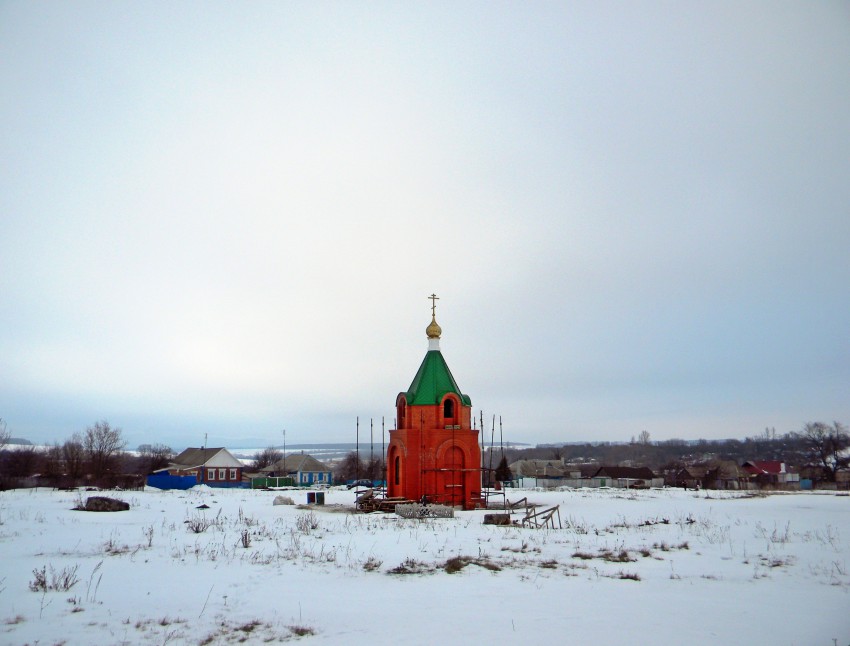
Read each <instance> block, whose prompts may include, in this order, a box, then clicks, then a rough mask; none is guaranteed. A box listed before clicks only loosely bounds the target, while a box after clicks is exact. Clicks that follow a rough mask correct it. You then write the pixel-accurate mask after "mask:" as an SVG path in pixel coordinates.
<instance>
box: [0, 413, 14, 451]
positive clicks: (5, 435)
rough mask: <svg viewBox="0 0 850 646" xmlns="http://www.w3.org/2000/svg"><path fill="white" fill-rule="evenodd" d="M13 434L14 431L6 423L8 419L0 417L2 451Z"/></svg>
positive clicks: (0, 447)
mask: <svg viewBox="0 0 850 646" xmlns="http://www.w3.org/2000/svg"><path fill="white" fill-rule="evenodd" d="M11 436H12V431H10V430H9V427H8V426H7V424H6V420H4V419H3V418H2V417H0V451H2V450H3V449H4V448H5V447H6V445H7V444H8V443H9V438H10V437H11Z"/></svg>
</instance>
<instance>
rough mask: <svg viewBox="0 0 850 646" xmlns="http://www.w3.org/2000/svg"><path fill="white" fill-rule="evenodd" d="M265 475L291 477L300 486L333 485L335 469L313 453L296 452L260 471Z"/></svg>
mask: <svg viewBox="0 0 850 646" xmlns="http://www.w3.org/2000/svg"><path fill="white" fill-rule="evenodd" d="M260 473H261V474H262V475H263V476H264V477H279V478H291V479H292V482H293V484H295V485H298V486H315V485H318V484H321V485H331V484H332V483H333V470H332V469H331V468H330V467H329V466H327V465H326V464H324V463H322V462H319V460H317V459H316V458H314V457H313V456H312V455H309V454H306V453H294V454H291V455H287V456H286V457H284V458H281V459H280V460H278V461H277V462H275V463H274V464H270V465H269V466H267V467H265V468H264V469H262V470H261V471H260Z"/></svg>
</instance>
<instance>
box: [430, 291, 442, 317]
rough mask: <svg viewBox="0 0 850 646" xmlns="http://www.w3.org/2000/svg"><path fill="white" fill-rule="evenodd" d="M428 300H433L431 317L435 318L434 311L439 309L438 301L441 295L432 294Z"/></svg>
mask: <svg viewBox="0 0 850 646" xmlns="http://www.w3.org/2000/svg"><path fill="white" fill-rule="evenodd" d="M428 300H430V301H431V318H434V312H436V311H437V301H438V300H440V297H439V296H437V295H436V294H431V295H430V296H429V297H428Z"/></svg>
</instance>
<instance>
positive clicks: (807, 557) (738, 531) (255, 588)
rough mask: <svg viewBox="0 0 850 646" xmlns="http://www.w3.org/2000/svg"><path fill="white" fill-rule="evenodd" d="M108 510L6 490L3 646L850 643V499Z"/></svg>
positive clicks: (691, 496)
mask: <svg viewBox="0 0 850 646" xmlns="http://www.w3.org/2000/svg"><path fill="white" fill-rule="evenodd" d="M279 494H282V495H286V496H291V497H292V498H293V499H294V502H295V503H296V505H294V506H293V505H280V506H274V505H272V501H273V499H274V498H275V496H276V495H279ZM86 495H96V494H83V497H85V496H86ZM104 495H110V496H113V497H117V498H120V499H122V500H125V501H126V502H129V503H130V505H131V507H130V510H129V511H124V512H115V513H87V512H80V511H72V507H74V506H75V505H76V504H77V503H78V502H79V494H77V493H68V492H56V491H48V490H34V491H29V490H18V491H7V492H0V564H1V565H0V643H2V644H36V643H38V644H61V643H66V644H123V643H126V644H165V643H168V644H223V643H238V642H245V643H265V642H276V641H303V642H304V643H315V644H319V643H321V644H390V643H404V644H459V643H484V644H496V643H500V644H504V643H514V644H523V643H527V644H534V643H572V644H594V645H595V646H602V645H605V644H617V645H622V644H652V645H655V646H657V645H666V644H694V645H699V644H771V645H772V646H778V645H785V644H788V645H792V644H797V645H801V646H803V645H805V646H812V645H823V646H835V645H836V644H837V645H839V646H845V645H847V644H850V497H848V496H846V495H845V496H840V495H835V494H834V493H831V494H830V493H795V494H776V495H770V496H765V497H744V496H741V495H734V494H725V493H720V492H686V491H681V490H652V491H636V492H630V491H629V492H626V491H617V490H577V491H564V492H544V491H512V492H510V493H509V498H510V499H513V500H516V499H518V498H521V497H522V496H528V498H529V500H530V501H531V502H534V503H538V504H540V505H541V506H543V507H551V506H553V505H560V515H561V520H562V522H563V529H554V530H553V529H528V528H522V527H496V526H491V525H483V524H482V520H483V516H484V513H485V512H483V511H475V512H458V513H457V514H456V516H455V517H454V518H451V519H439V520H436V519H435V520H424V521H416V520H403V519H400V518H398V517H396V516H393V515H382V514H370V515H362V514H354V513H352V507H353V501H354V493H353V492H351V491H347V490H344V489H341V490H336V489H334V490H330V491H327V492H326V502H327V504H326V505H325V506H324V507H310V508H304V507H302V506H301V505H302V504H303V503H305V502H306V492H305V491H285V492H268V491H265V492H263V491H248V490H220V489H208V488H205V487H200V488H196V489H192V490H190V491H183V492H181V491H167V492H163V491H158V490H153V489H151V490H146V491H143V492H111V493H106V494H104ZM204 504H205V505H207V506H208V507H209V508H208V509H198V507H199V506H201V505H204ZM204 526H207V527H206V529H203V528H204ZM246 545H247V546H246ZM457 557H461V558H457ZM455 569H457V571H452V570H455ZM42 573H43V575H42ZM66 587H67V588H68V589H63V588H66ZM32 588H35V589H32ZM57 588H58V589H57Z"/></svg>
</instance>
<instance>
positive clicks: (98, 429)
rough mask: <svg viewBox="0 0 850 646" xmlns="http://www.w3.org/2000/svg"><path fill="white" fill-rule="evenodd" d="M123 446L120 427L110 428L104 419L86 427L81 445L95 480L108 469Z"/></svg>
mask: <svg viewBox="0 0 850 646" xmlns="http://www.w3.org/2000/svg"><path fill="white" fill-rule="evenodd" d="M124 446H125V442H124V440H123V439H122V438H121V429H120V428H112V427H111V426H110V425H109V422H107V421H106V420H101V421H100V422H96V423H95V425H94V426H89V427H88V428H87V429H86V433H85V435H84V436H83V447H84V448H85V450H86V457H87V458H88V461H89V467H90V469H91V474H92V476H93V477H94V478H95V480H98V479H100V478H102V477H103V476H104V475H106V474H107V473H108V472H109V471H110V469H111V468H112V467H113V465H114V463H115V459H116V458H117V457H118V454H119V453H120V452H121V451H122V450H123V449H124Z"/></svg>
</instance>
